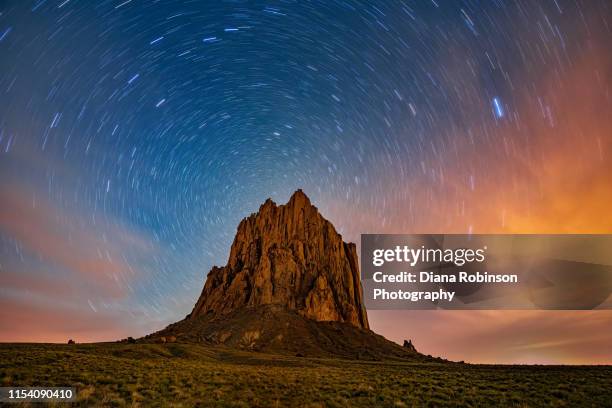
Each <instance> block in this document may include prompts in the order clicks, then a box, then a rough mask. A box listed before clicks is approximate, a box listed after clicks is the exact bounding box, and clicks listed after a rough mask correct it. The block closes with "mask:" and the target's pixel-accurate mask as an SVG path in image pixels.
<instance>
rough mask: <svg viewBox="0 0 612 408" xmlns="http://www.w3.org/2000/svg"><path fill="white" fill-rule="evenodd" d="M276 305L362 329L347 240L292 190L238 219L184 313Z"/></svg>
mask: <svg viewBox="0 0 612 408" xmlns="http://www.w3.org/2000/svg"><path fill="white" fill-rule="evenodd" d="M270 304H275V305H281V306H283V307H285V308H287V309H288V310H294V311H297V312H298V313H299V314H301V315H302V316H304V317H307V318H310V319H313V320H317V321H337V322H345V323H349V324H351V325H353V326H356V327H360V328H364V329H368V328H369V326H368V319H367V314H366V311H365V307H364V306H363V300H362V290H361V282H360V277H359V264H358V261H357V251H356V248H355V244H353V243H346V242H344V241H343V240H342V236H341V235H340V234H338V233H337V232H336V230H335V228H334V226H333V225H332V224H331V223H330V222H329V221H327V220H326V219H325V218H323V217H322V216H321V214H319V211H318V209H317V208H316V207H315V206H313V205H312V204H311V203H310V200H309V199H308V197H307V196H306V195H305V194H304V193H303V192H302V191H301V190H297V191H296V192H295V193H294V194H293V195H292V196H291V198H290V200H289V202H288V203H287V204H285V205H280V206H277V205H276V204H275V203H274V202H273V201H272V200H270V199H268V200H267V201H266V202H265V203H264V204H263V205H262V206H261V207H260V208H259V211H258V212H257V213H256V214H252V215H251V216H249V217H248V218H245V219H243V220H242V221H241V222H240V225H239V226H238V231H237V232H236V237H235V238H234V242H233V244H232V247H231V251H230V257H229V261H228V263H227V265H226V266H224V267H221V268H219V267H213V268H212V270H211V271H210V272H209V274H208V277H207V279H206V283H205V285H204V289H203V290H202V294H201V295H200V298H199V299H198V301H197V303H196V305H195V307H194V309H193V311H192V313H191V315H190V318H195V317H198V316H201V315H213V316H222V315H225V314H227V313H230V312H232V311H235V310H237V309H240V308H243V307H249V306H260V305H270Z"/></svg>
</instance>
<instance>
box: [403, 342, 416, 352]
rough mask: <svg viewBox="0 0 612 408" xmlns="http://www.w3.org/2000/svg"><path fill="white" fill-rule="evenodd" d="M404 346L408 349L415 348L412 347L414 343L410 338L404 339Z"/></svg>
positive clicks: (414, 349) (412, 349)
mask: <svg viewBox="0 0 612 408" xmlns="http://www.w3.org/2000/svg"><path fill="white" fill-rule="evenodd" d="M404 348H406V349H408V350H410V351H416V348H414V344H412V340H404Z"/></svg>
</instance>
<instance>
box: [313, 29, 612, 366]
mask: <svg viewBox="0 0 612 408" xmlns="http://www.w3.org/2000/svg"><path fill="white" fill-rule="evenodd" d="M598 40H601V38H596V37H595V35H594V34H592V36H591V37H589V38H585V39H584V41H583V42H581V48H580V49H575V50H568V53H570V54H571V55H572V62H571V68H570V69H568V70H566V71H565V72H556V71H555V72H546V75H544V76H542V78H541V79H540V80H539V81H537V82H536V83H524V84H520V83H517V84H516V88H517V89H516V91H515V94H516V98H515V99H516V101H515V103H513V104H512V109H510V107H509V108H508V109H507V110H506V118H505V119H504V120H498V121H497V122H495V123H494V124H493V125H491V124H490V123H489V122H490V118H489V119H487V120H483V119H482V117H483V116H482V113H479V112H478V111H470V110H469V108H468V107H464V108H462V109H466V111H465V113H464V117H463V120H464V123H466V125H465V128H464V129H457V128H453V132H452V140H451V141H449V142H448V144H447V145H446V148H445V149H439V151H443V152H444V153H438V154H435V155H430V156H427V155H424V157H423V161H422V163H420V164H421V166H420V168H419V166H415V167H414V168H415V169H416V170H415V171H414V172H413V173H412V174H413V177H408V178H406V179H402V180H398V178H397V177H393V174H394V173H393V170H391V169H388V168H385V169H384V171H382V172H381V175H380V177H379V179H380V180H384V182H381V183H380V184H379V185H377V186H376V188H377V190H376V191H374V192H372V195H373V199H372V201H371V202H355V203H354V205H352V206H350V207H347V206H346V204H345V200H328V201H327V202H326V203H325V206H326V208H327V209H328V210H329V215H330V219H332V220H333V221H334V222H335V223H337V225H341V226H343V232H345V234H346V235H347V237H348V238H349V239H353V240H358V238H359V234H360V233H362V232H368V233H467V232H468V231H471V232H473V233H612V212H611V211H610V210H609V206H610V203H611V202H612V189H611V188H610V187H611V186H612V115H610V111H611V107H612V102H611V100H610V79H611V77H610V72H612V55H611V54H610V53H609V51H608V48H609V47H607V45H606V44H607V42H605V41H598ZM458 55H462V54H461V53H458ZM459 65H460V61H457V62H456V63H455V64H454V65H453V66H455V67H458V66H459ZM458 75H459V74H458ZM465 77H468V75H464V76H461V78H463V79H464V78H465ZM449 80H450V81H451V82H452V81H453V80H455V79H454V78H449ZM456 82H457V83H463V81H462V80H460V79H457V81H456ZM473 88H474V89H478V88H479V87H478V84H474V86H473ZM449 89H452V83H451V84H450V85H449ZM482 99H484V100H486V96H482ZM463 105H466V106H469V104H463ZM474 118H476V120H474ZM498 119H499V118H498ZM493 136H494V137H493ZM380 162H381V163H384V162H385V161H384V158H381V160H380ZM421 170H422V171H421ZM397 174H400V173H399V172H398V173H397ZM383 198H384V201H383V204H384V208H381V206H380V203H381V201H382V199H383ZM368 314H369V317H370V322H371V324H372V327H373V329H374V330H375V331H379V332H380V333H382V334H384V335H386V336H388V337H390V338H391V339H393V340H395V341H398V342H400V341H402V340H403V339H404V338H412V339H413V340H414V341H415V344H416V346H417V348H419V350H420V351H424V352H426V353H431V354H433V355H442V356H445V357H448V358H451V359H455V360H466V361H472V362H489V363H494V362H503V363H574V364H578V363H583V364H594V363H595V364H606V363H607V364H610V363H612V349H611V348H610V346H609V345H610V344H612V333H611V332H610V327H612V311H593V312H585V311H576V312H572V311H490V312H482V311H369V313H368Z"/></svg>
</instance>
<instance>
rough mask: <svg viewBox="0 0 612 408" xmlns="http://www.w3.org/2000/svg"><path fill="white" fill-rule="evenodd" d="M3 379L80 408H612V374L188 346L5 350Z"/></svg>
mask: <svg viewBox="0 0 612 408" xmlns="http://www.w3.org/2000/svg"><path fill="white" fill-rule="evenodd" d="M0 379H1V382H2V384H1V385H2V386H75V387H76V388H77V394H78V401H77V403H71V404H66V405H69V406H72V407H75V406H83V407H85V406H88V407H89V406H118V407H123V406H131V407H134V406H164V407H165V406H175V407H191V406H204V407H206V406H222V407H277V406H278V407H283V406H292V407H295V406H305V407H355V406H357V407H359V406H363V407H371V406H381V407H412V406H435V407H437V406H511V407H534V406H559V407H562V406H567V407H576V406H588V407H604V406H611V405H612V367H610V366H589V367H586V366H501V365H500V366H496V365H471V364H459V363H444V362H425V363H424V362H402V361H361V360H344V359H320V358H307V357H293V356H279V355H272V354H264V353H258V352H247V351H237V350H232V349H229V348H225V347H220V346H206V345H199V344H180V343H172V344H125V343H99V344H76V345H67V344H66V345H62V344H2V345H0ZM11 406H19V405H17V404H11ZM21 406H27V404H22V405H21ZM31 406H35V405H34V404H32V405H31ZM37 406H40V404H38V405H37Z"/></svg>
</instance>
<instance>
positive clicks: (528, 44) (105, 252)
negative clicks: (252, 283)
mask: <svg viewBox="0 0 612 408" xmlns="http://www.w3.org/2000/svg"><path fill="white" fill-rule="evenodd" d="M611 24H612V6H611V5H610V3H609V2H608V1H605V0H603V1H595V0H592V1H591V0H589V1H584V2H566V1H562V0H552V1H530V2H516V3H515V2H506V1H487V2H473V1H461V2H460V1H449V2H445V1H442V0H435V1H434V0H429V1H425V0H423V1H408V0H406V1H402V2H399V1H380V2H367V3H365V2H353V1H348V0H347V1H331V0H330V1H321V2H310V1H295V2H263V3H259V2H246V1H244V2H243V1H232V2H229V1H228V2H220V1H209V2H206V1H183V2H179V1H142V0H131V1H130V0H127V1H125V0H112V1H95V2H94V1H82V0H59V1H51V0H47V1H44V0H42V1H41V0H39V1H26V0H14V1H11V0H4V1H0V96H1V100H0V341H59V342H65V341H66V340H67V339H68V338H74V339H75V340H77V341H98V340H114V339H117V338H120V337H126V336H128V335H132V336H134V337H136V336H140V335H143V334H146V333H148V332H151V331H153V330H157V329H160V328H162V327H164V326H165V325H166V324H168V323H170V322H173V321H176V320H179V319H181V318H183V317H184V316H185V315H186V314H187V313H189V312H190V311H191V308H192V307H193V304H194V302H195V300H196V298H197V296H198V294H199V293H200V291H201V289H202V286H203V283H204V279H205V274H206V273H207V271H208V270H209V269H210V267H211V266H212V265H215V264H216V265H223V264H225V262H226V260H227V257H228V254H229V247H230V244H231V241H232V239H233V236H234V233H235V231H236V227H237V225H238V222H239V221H240V219H241V218H243V217H245V216H247V215H248V214H250V213H251V212H254V211H256V210H257V208H258V207H259V205H260V204H261V203H262V202H263V201H264V200H265V199H266V198H268V197H272V199H274V200H275V201H276V202H277V203H284V202H285V201H286V200H287V199H288V197H289V196H290V194H291V192H292V191H294V190H295V189H297V188H302V189H303V190H304V191H305V192H306V194H308V195H309V197H310V198H311V200H312V201H313V203H314V204H315V205H317V206H318V207H319V209H320V210H321V212H322V213H323V215H324V216H325V217H326V218H328V219H330V220H331V221H332V222H333V223H334V225H335V226H336V228H337V229H338V230H339V232H340V233H342V234H343V236H344V239H345V240H350V241H353V242H359V234H361V233H412V232H418V233H428V232H441V233H451V232H456V233H469V232H474V233H490V232H498V233H499V232H513V233H538V232H556V233H568V232H574V233H590V232H594V233H612V212H611V211H610V202H612V94H611V91H612V87H611V84H612V56H611V53H610V44H612V27H611ZM369 315H370V321H371V325H372V327H373V329H374V330H375V331H378V332H380V333H381V334H383V335H385V336H387V337H389V338H391V339H393V340H396V341H400V340H402V339H403V338H411V339H412V340H413V341H414V343H415V345H416V347H417V349H418V350H420V351H423V352H425V353H428V354H434V355H442V356H444V357H449V358H454V359H457V360H466V361H477V362H480V361H487V362H510V363H512V362H542V363H550V362H553V363H555V362H556V363H559V362H560V363H605V362H607V363H612V351H611V350H610V348H609V345H610V344H612V331H611V330H610V327H612V313H611V312H609V311H598V312H508V311H505V312H503V311H500V312H435V311H434V312H382V311H371V312H370V313H369Z"/></svg>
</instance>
